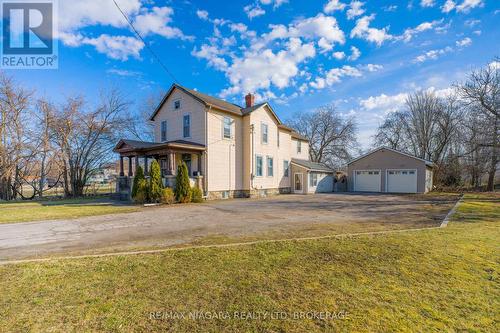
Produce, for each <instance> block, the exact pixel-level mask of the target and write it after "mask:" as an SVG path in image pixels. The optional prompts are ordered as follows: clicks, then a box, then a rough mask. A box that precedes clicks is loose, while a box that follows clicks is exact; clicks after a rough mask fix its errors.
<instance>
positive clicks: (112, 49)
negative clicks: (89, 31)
mask: <svg viewBox="0 0 500 333" xmlns="http://www.w3.org/2000/svg"><path fill="white" fill-rule="evenodd" d="M81 44H87V45H92V46H94V47H95V48H96V50H97V52H99V53H103V54H105V55H107V56H108V57H109V58H111V59H115V60H122V61H126V60H128V58H129V57H134V58H136V59H140V52H141V50H142V49H143V47H144V44H143V43H142V42H141V41H139V40H138V39H137V38H135V37H127V36H110V35H106V34H103V35H100V36H99V37H97V38H83V39H82V40H81Z"/></svg>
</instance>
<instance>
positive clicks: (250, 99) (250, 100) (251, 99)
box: [245, 94, 255, 108]
mask: <svg viewBox="0 0 500 333" xmlns="http://www.w3.org/2000/svg"><path fill="white" fill-rule="evenodd" d="M245 103H246V107H247V108H251V107H252V106H253V105H254V104H255V96H254V95H252V94H248V95H246V96H245Z"/></svg>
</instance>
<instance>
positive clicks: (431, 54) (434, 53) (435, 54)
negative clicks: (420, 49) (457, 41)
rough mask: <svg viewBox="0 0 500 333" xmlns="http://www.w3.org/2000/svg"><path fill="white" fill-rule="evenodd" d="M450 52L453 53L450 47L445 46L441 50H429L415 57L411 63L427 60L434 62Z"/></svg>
mask: <svg viewBox="0 0 500 333" xmlns="http://www.w3.org/2000/svg"><path fill="white" fill-rule="evenodd" d="M451 51H453V48H452V47H450V46H447V47H445V48H442V49H436V50H430V51H427V52H425V53H423V54H421V55H419V56H417V57H416V58H415V59H413V62H424V61H427V60H435V59H437V58H439V57H440V56H442V55H444V54H446V53H450V52H451Z"/></svg>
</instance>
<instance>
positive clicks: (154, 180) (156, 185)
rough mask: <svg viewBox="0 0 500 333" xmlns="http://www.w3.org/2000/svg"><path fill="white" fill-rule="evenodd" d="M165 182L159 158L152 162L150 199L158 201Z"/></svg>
mask: <svg viewBox="0 0 500 333" xmlns="http://www.w3.org/2000/svg"><path fill="white" fill-rule="evenodd" d="M162 189H163V182H162V180H161V170H160V164H159V163H158V161H157V160H153V162H151V174H150V178H149V200H151V201H152V202H158V201H160V199H161V196H162Z"/></svg>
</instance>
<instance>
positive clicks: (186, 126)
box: [182, 114, 191, 138]
mask: <svg viewBox="0 0 500 333" xmlns="http://www.w3.org/2000/svg"><path fill="white" fill-rule="evenodd" d="M182 125H183V127H182V128H183V136H184V138H189V137H190V136H191V116H190V115H188V114H186V115H184V117H183V120H182Z"/></svg>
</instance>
